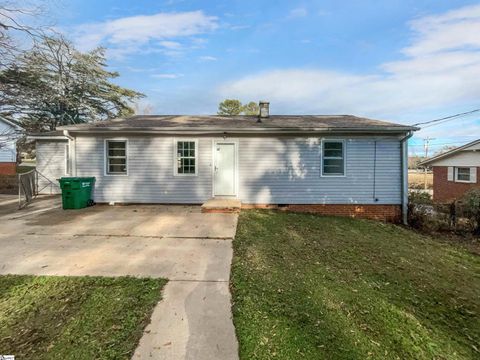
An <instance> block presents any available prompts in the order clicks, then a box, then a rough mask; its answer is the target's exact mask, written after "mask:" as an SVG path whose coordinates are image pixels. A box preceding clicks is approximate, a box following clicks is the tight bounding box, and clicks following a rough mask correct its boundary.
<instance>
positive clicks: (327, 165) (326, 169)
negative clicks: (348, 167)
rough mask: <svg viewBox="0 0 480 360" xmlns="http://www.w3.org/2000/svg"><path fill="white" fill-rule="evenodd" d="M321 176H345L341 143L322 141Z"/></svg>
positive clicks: (342, 143)
mask: <svg viewBox="0 0 480 360" xmlns="http://www.w3.org/2000/svg"><path fill="white" fill-rule="evenodd" d="M322 150H323V154H322V155H323V156H322V162H323V163H322V174H323V175H325V176H344V175H345V156H344V152H345V146H344V142H343V141H331V140H330V141H324V142H323V149H322Z"/></svg>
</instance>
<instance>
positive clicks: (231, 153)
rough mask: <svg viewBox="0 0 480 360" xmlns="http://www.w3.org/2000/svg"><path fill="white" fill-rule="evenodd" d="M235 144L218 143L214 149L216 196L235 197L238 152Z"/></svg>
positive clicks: (214, 190) (214, 189)
mask: <svg viewBox="0 0 480 360" xmlns="http://www.w3.org/2000/svg"><path fill="white" fill-rule="evenodd" d="M235 146H236V145H235V143H233V142H217V143H215V147H214V176H213V195H214V196H235V195H236V193H235V189H236V183H235V181H236V173H235V172H236V156H235V154H236V151H235Z"/></svg>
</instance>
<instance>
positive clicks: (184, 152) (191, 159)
mask: <svg viewBox="0 0 480 360" xmlns="http://www.w3.org/2000/svg"><path fill="white" fill-rule="evenodd" d="M175 147H176V151H175V153H176V154H177V157H176V162H175V175H196V174H197V141H195V140H188V141H176V142H175Z"/></svg>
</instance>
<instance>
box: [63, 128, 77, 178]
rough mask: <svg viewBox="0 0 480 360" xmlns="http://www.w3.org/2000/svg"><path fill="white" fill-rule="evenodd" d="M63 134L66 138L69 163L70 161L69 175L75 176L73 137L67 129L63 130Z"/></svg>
mask: <svg viewBox="0 0 480 360" xmlns="http://www.w3.org/2000/svg"><path fill="white" fill-rule="evenodd" d="M63 135H64V136H65V137H66V138H67V139H68V146H69V151H68V156H69V159H68V160H69V161H68V162H69V163H70V172H71V174H70V176H77V162H76V161H75V159H76V151H75V138H74V137H73V136H71V135H70V134H69V132H68V130H63Z"/></svg>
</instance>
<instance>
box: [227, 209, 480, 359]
mask: <svg viewBox="0 0 480 360" xmlns="http://www.w3.org/2000/svg"><path fill="white" fill-rule="evenodd" d="M233 245H234V259H233V264H232V278H231V282H232V283H231V288H232V293H233V313H234V323H235V327H236V332H237V336H238V340H239V343H240V356H241V358H242V359H479V358H480V257H479V256H477V255H474V254H472V253H469V252H468V251H466V250H465V249H464V248H462V247H460V246H457V245H455V244H452V243H447V242H442V241H438V240H435V239H432V238H429V237H426V236H422V235H420V234H418V233H416V232H413V231H410V230H408V229H405V228H402V227H399V226H395V225H390V224H383V223H380V222H372V221H364V220H354V219H349V218H335V217H320V216H315V215H307V214H294V213H284V212H274V211H254V210H252V211H242V213H241V215H240V219H239V225H238V230H237V235H236V238H235V241H234V242H233Z"/></svg>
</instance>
